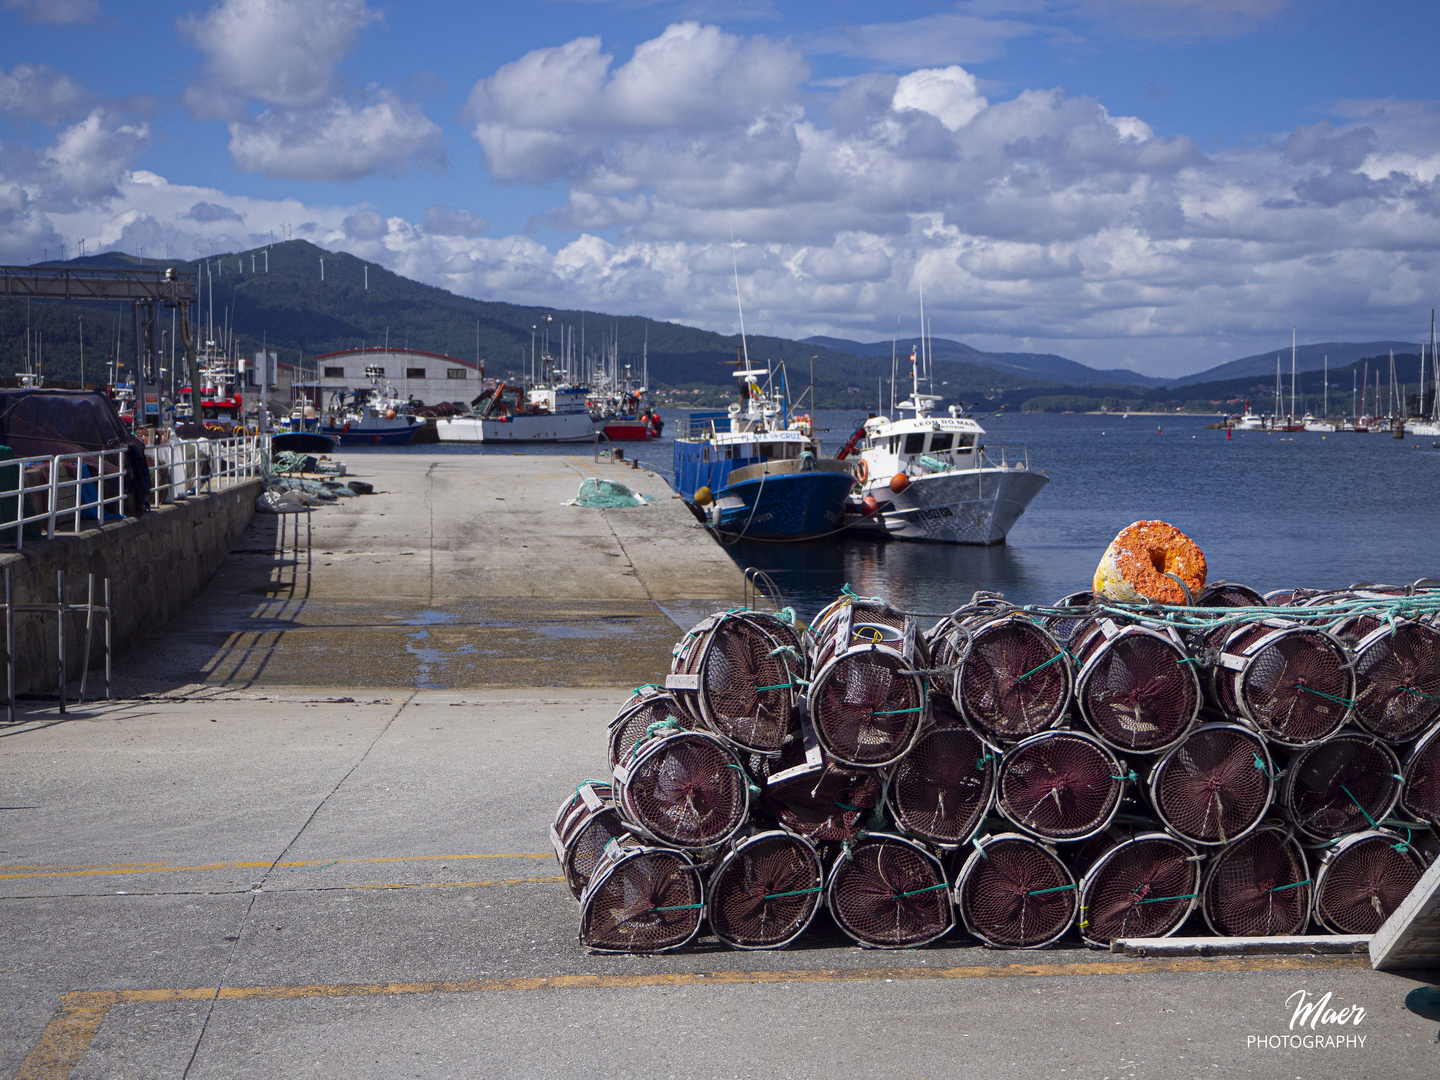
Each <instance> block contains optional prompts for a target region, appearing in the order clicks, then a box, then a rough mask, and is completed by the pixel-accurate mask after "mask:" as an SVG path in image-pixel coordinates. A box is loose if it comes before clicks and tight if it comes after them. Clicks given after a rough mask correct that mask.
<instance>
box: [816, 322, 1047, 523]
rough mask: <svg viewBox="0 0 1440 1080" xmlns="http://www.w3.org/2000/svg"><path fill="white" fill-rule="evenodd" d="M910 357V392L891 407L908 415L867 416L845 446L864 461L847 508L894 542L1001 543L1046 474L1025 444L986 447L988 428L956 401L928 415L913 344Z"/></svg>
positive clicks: (930, 399)
mask: <svg viewBox="0 0 1440 1080" xmlns="http://www.w3.org/2000/svg"><path fill="white" fill-rule="evenodd" d="M910 362H911V369H910V370H911V394H910V397H909V399H908V400H906V401H902V402H900V403H899V405H897V406H896V411H897V412H910V413H912V414H913V416H911V417H909V418H906V419H900V420H890V419H888V418H886V417H884V416H877V417H872V418H871V419H869V420H866V421H865V424H864V426H863V427H862V428H861V429H860V430H859V431H857V432H856V433H855V435H854V436H852V437H851V446H847V447H846V450H847V451H848V450H850V449H851V448H852V447H855V448H858V450H859V459H860V461H861V462H862V463H863V466H862V468H861V469H860V476H861V483H860V485H859V487H858V489H857V490H856V492H855V494H854V496H853V497H852V498H853V506H852V509H853V510H855V511H856V512H858V513H860V514H862V515H863V516H865V517H866V518H868V519H869V520H868V521H867V522H865V523H863V524H862V525H860V526H859V528H860V530H862V531H874V532H881V531H883V533H884V535H886V536H890V537H894V538H895V539H897V540H928V541H932V542H936V543H942V544H998V543H1000V542H1002V541H1003V540H1004V539H1005V535H1006V534H1007V533H1008V532H1009V531H1010V529H1011V527H1012V526H1013V525H1014V524H1015V522H1016V520H1018V519H1019V517H1020V515H1021V514H1023V513H1024V512H1025V508H1026V507H1027V506H1029V505H1030V501H1031V500H1032V499H1034V498H1035V496H1036V495H1038V494H1039V493H1040V489H1041V488H1043V487H1044V486H1045V485H1046V484H1047V483H1049V482H1050V478H1049V477H1048V476H1046V475H1045V474H1044V473H1043V472H1040V471H1039V470H1036V469H1032V468H1030V460H1029V455H1028V454H1027V453H1026V451H1025V450H1024V449H1023V448H1018V447H1000V448H998V449H997V450H987V448H986V446H985V445H984V444H983V443H981V442H980V440H981V439H982V438H983V437H984V435H985V429H984V428H982V427H981V426H980V425H979V424H978V423H976V422H975V421H974V420H972V419H970V418H969V417H966V416H961V415H960V410H959V409H958V408H957V407H955V406H951V408H950V409H949V415H948V416H946V417H934V416H931V415H930V414H931V412H932V411H933V410H934V408H935V405H936V404H937V403H938V402H939V401H940V399H939V398H938V397H935V396H934V395H932V394H922V393H920V378H919V375H918V374H917V368H916V356H915V353H914V351H913V350H912V352H911V354H910ZM921 363H922V364H923V361H921ZM842 456H843V452H842Z"/></svg>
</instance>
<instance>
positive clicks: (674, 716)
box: [609, 686, 696, 769]
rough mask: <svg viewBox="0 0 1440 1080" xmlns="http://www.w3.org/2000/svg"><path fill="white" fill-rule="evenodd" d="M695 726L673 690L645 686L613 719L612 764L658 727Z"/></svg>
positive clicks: (617, 762)
mask: <svg viewBox="0 0 1440 1080" xmlns="http://www.w3.org/2000/svg"><path fill="white" fill-rule="evenodd" d="M695 726H696V725H695V722H694V721H693V720H691V719H690V714H689V713H688V712H686V711H685V709H684V708H682V707H681V705H680V703H679V702H678V701H676V700H675V696H674V695H673V694H671V693H669V692H667V691H665V690H662V689H660V687H658V686H642V687H640V689H638V690H636V691H635V692H634V693H633V694H631V695H630V698H629V700H627V701H626V702H625V704H624V705H622V706H621V707H620V711H619V712H618V713H616V714H615V719H614V720H611V721H610V740H609V741H610V767H611V768H612V769H613V768H614V767H615V766H616V765H619V764H620V762H622V761H624V760H625V757H626V755H627V754H629V753H630V751H631V750H633V749H634V748H635V744H636V743H638V742H641V741H643V740H644V739H645V738H647V737H648V735H650V734H653V733H654V732H655V731H658V730H661V729H662V728H670V727H673V728H678V729H682V730H688V729H691V728H694V727H695Z"/></svg>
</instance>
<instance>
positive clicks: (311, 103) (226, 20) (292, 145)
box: [177, 0, 445, 182]
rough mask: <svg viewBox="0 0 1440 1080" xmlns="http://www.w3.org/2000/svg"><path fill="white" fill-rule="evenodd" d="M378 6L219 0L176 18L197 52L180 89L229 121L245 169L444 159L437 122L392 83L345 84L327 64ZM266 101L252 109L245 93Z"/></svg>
mask: <svg viewBox="0 0 1440 1080" xmlns="http://www.w3.org/2000/svg"><path fill="white" fill-rule="evenodd" d="M379 18H380V14H379V12H377V11H375V10H373V9H371V8H368V7H366V6H365V2H364V0H223V2H222V3H221V4H220V5H218V6H217V7H214V8H212V9H211V10H210V11H209V12H208V13H207V14H206V15H205V16H204V17H200V16H195V15H190V16H186V17H184V18H182V19H180V20H178V22H177V26H178V29H179V30H180V32H181V34H182V35H184V36H185V37H187V38H189V39H190V40H191V41H192V42H193V43H194V44H195V45H196V47H197V48H199V49H200V51H201V52H202V53H204V54H205V67H204V70H203V71H202V72H201V75H200V77H199V78H197V79H196V80H195V81H194V82H192V83H191V84H190V85H189V86H188V87H186V89H185V94H184V99H185V102H186V104H187V105H189V106H190V108H191V110H192V111H193V112H194V113H195V114H196V115H197V116H199V117H201V118H204V119H227V120H229V122H230V145H229V149H230V156H231V159H232V160H233V161H234V162H235V165H236V167H238V168H240V169H241V170H243V171H245V172H261V173H264V174H265V175H266V176H270V177H276V178H280V179H286V180H332V181H338V182H345V181H351V180H358V179H360V178H361V177H364V176H368V175H370V174H372V173H376V172H388V173H394V172H398V171H400V170H402V169H404V168H406V167H407V166H409V165H412V164H421V165H425V166H436V165H439V164H442V163H443V162H444V160H445V140H444V137H443V135H442V134H441V131H440V128H439V127H438V126H436V125H435V124H434V123H433V122H432V121H431V120H430V119H429V118H428V117H426V116H425V115H424V114H423V113H422V112H421V111H420V110H419V109H418V108H416V107H415V106H414V105H411V104H410V103H408V102H405V101H403V100H401V99H400V97H399V96H398V95H397V94H396V93H395V91H393V90H390V89H383V88H379V87H376V86H370V87H368V88H366V90H365V91H364V92H363V93H358V94H357V93H343V92H341V88H340V87H338V86H337V80H336V76H335V67H336V65H337V64H339V63H340V61H342V60H343V59H344V58H345V57H346V56H348V55H349V53H350V51H351V49H352V48H354V45H355V41H356V38H357V37H358V36H359V34H360V32H361V31H362V30H364V29H365V27H367V26H369V25H370V24H372V23H374V22H376V21H378V20H379ZM250 102H258V103H259V104H261V105H264V106H267V108H265V109H263V110H262V111H261V112H260V113H258V114H257V115H253V116H252V115H250V114H249V111H248V107H247V106H248V103H250Z"/></svg>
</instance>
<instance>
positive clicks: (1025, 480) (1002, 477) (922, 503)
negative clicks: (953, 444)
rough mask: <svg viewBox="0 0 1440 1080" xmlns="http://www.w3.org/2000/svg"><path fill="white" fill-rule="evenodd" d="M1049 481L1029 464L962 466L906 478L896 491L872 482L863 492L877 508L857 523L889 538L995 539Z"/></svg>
mask: <svg viewBox="0 0 1440 1080" xmlns="http://www.w3.org/2000/svg"><path fill="white" fill-rule="evenodd" d="M1049 482H1050V478H1049V477H1048V476H1046V475H1045V474H1044V473H1041V472H1036V471H1035V470H1034V469H964V470H956V471H954V472H945V473H930V474H927V475H925V476H916V477H912V478H911V480H910V486H909V487H907V488H906V489H905V490H904V491H902V492H900V493H899V494H898V495H897V494H895V493H893V492H892V491H891V490H890V488H889V486H888V485H887V484H877V485H874V486H872V487H870V488H868V489H867V490H866V491H865V492H864V493H863V494H865V495H873V496H874V497H875V499H876V501H877V502H878V503H879V504H880V508H879V511H878V512H877V513H876V514H874V515H873V516H872V517H871V518H870V519H869V520H868V521H867V522H866V523H865V524H864V525H862V526H860V528H861V529H864V528H866V527H868V529H869V530H870V531H876V532H879V531H882V530H883V532H884V534H885V535H886V536H888V537H890V538H891V539H894V540H915V541H921V542H928V543H933V544H980V545H989V544H999V543H1003V542H1004V540H1005V537H1006V535H1007V534H1008V533H1009V532H1010V530H1011V528H1012V527H1014V525H1015V522H1016V521H1018V520H1019V518H1020V515H1021V514H1023V513H1024V512H1025V508H1026V507H1027V506H1029V505H1030V501H1031V500H1032V499H1034V498H1035V496H1036V495H1038V494H1039V493H1040V489H1041V488H1043V487H1044V486H1045V485H1046V484H1048V483H1049ZM852 509H854V508H853V507H852Z"/></svg>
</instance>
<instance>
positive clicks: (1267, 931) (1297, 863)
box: [1200, 823, 1311, 937]
mask: <svg viewBox="0 0 1440 1080" xmlns="http://www.w3.org/2000/svg"><path fill="white" fill-rule="evenodd" d="M1310 901H1311V885H1310V874H1309V872H1308V871H1307V870H1306V869H1305V852H1304V851H1303V850H1302V849H1301V847H1300V845H1299V844H1298V843H1297V842H1296V841H1295V838H1294V837H1293V836H1291V835H1290V833H1289V831H1288V830H1286V829H1285V827H1284V826H1282V825H1279V824H1274V823H1271V824H1266V825H1262V826H1260V828H1258V829H1256V830H1255V831H1254V832H1252V833H1251V834H1250V835H1249V836H1246V837H1244V838H1243V839H1240V840H1237V841H1235V842H1234V843H1233V844H1230V845H1229V846H1227V847H1226V848H1225V849H1224V850H1223V851H1221V852H1220V854H1218V855H1217V856H1215V859H1214V861H1213V862H1212V863H1211V864H1210V869H1209V871H1208V872H1207V873H1206V875H1205V886H1204V888H1203V889H1202V890H1201V893H1200V910H1201V911H1203V912H1204V913H1205V921H1206V922H1207V923H1208V924H1209V925H1210V929H1211V930H1213V931H1214V932H1215V933H1217V934H1219V935H1221V936H1222V937H1273V936H1275V935H1277V934H1298V933H1300V932H1302V931H1303V930H1304V929H1305V924H1306V923H1308V922H1309V921H1310Z"/></svg>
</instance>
